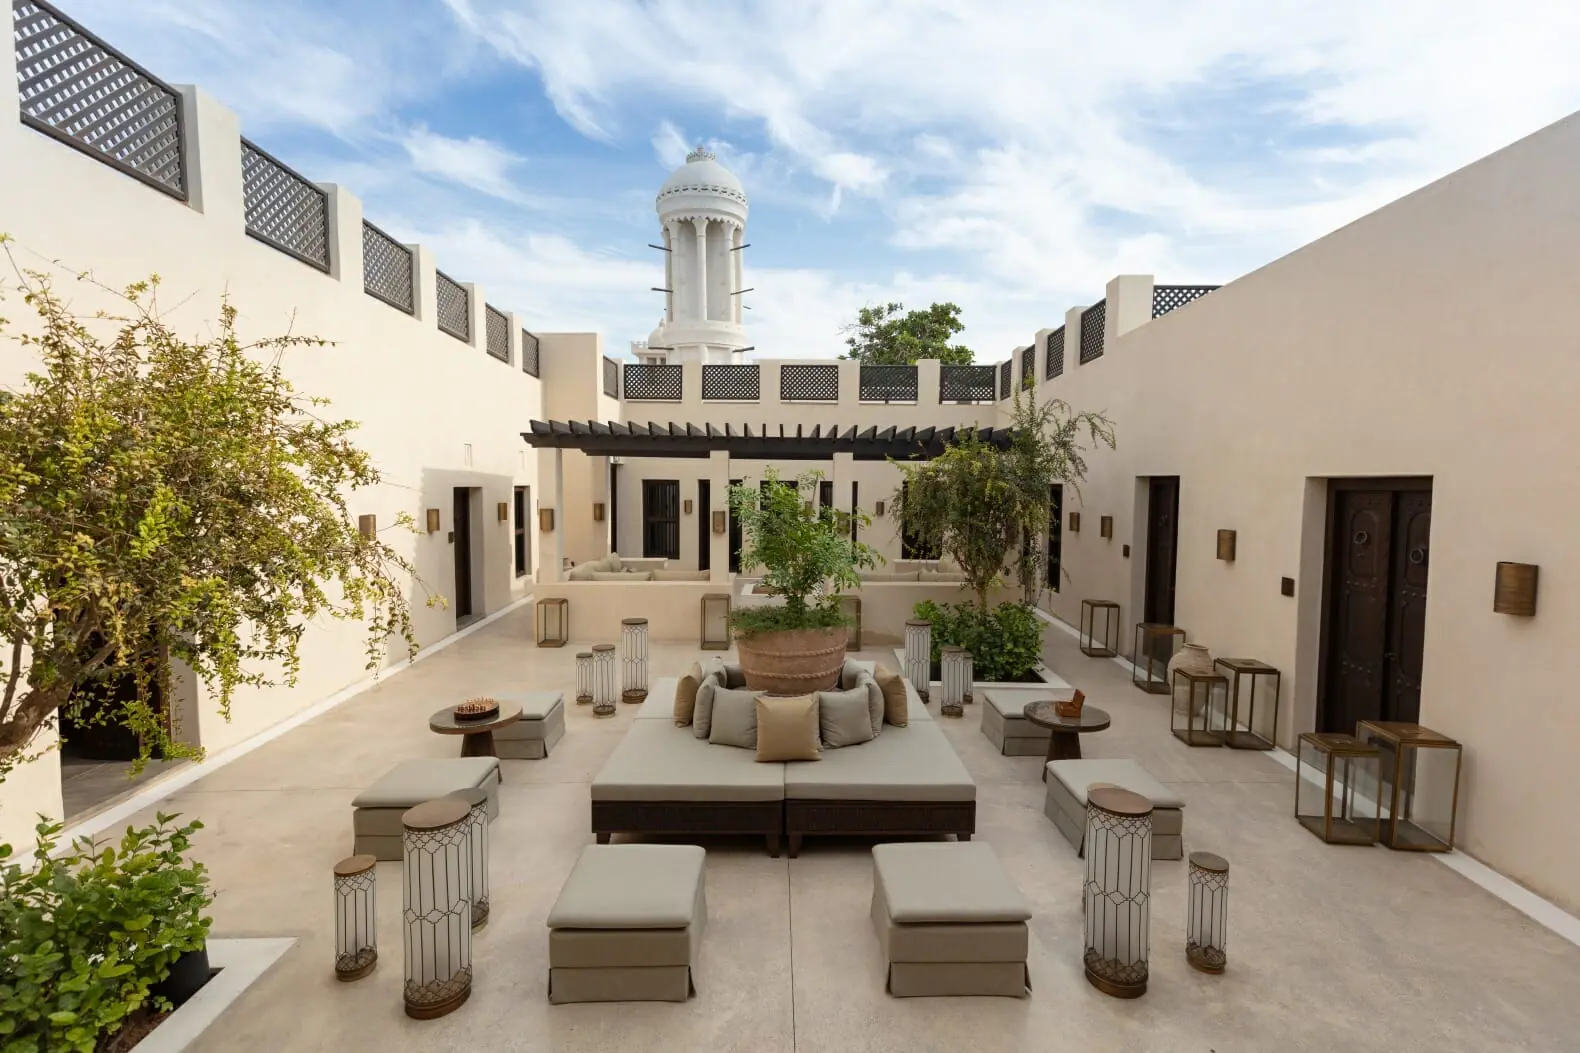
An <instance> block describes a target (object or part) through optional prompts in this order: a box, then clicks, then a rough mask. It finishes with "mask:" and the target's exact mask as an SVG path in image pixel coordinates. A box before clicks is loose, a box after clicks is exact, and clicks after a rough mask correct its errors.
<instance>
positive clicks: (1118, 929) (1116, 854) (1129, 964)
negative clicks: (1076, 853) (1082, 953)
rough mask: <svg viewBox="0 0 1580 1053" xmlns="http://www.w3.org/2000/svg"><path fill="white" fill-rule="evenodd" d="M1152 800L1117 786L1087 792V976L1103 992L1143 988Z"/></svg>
mask: <svg viewBox="0 0 1580 1053" xmlns="http://www.w3.org/2000/svg"><path fill="white" fill-rule="evenodd" d="M1151 894H1152V802H1151V801H1149V800H1147V799H1146V798H1145V797H1143V796H1141V795H1140V794H1138V793H1132V792H1130V791H1129V790H1121V789H1119V788H1117V787H1098V788H1095V789H1093V790H1091V792H1089V793H1088V794H1087V795H1086V884H1085V888H1084V890H1083V896H1082V901H1081V902H1082V908H1083V910H1084V911H1085V914H1086V979H1087V981H1088V982H1089V983H1091V985H1092V986H1093V987H1095V988H1097V989H1098V990H1099V991H1102V992H1103V993H1104V994H1109V995H1113V996H1114V997H1115V998H1138V997H1140V996H1141V995H1143V994H1145V993H1146V990H1147V954H1148V950H1149V948H1150V942H1151V924H1152V919H1151V908H1150V906H1149V901H1150V899H1151Z"/></svg>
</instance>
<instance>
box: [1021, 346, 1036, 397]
mask: <svg viewBox="0 0 1580 1053" xmlns="http://www.w3.org/2000/svg"><path fill="white" fill-rule="evenodd" d="M1036 385H1037V345H1036V344H1032V345H1031V346H1030V347H1028V348H1026V350H1024V351H1022V352H1021V353H1020V389H1021V390H1022V391H1030V390H1031V389H1032V388H1034V387H1036Z"/></svg>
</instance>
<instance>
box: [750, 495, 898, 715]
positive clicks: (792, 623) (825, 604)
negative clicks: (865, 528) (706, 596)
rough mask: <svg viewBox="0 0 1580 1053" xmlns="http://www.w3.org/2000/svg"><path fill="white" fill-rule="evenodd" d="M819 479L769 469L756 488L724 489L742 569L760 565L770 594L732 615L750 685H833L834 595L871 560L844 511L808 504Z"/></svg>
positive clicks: (837, 625) (840, 628)
mask: <svg viewBox="0 0 1580 1053" xmlns="http://www.w3.org/2000/svg"><path fill="white" fill-rule="evenodd" d="M821 478H822V473H821V472H808V473H807V474H805V475H802V476H800V477H799V478H797V479H795V480H793V481H791V480H781V479H780V478H779V473H778V472H777V471H776V470H775V469H773V468H771V467H770V468H769V469H768V470H767V471H765V472H764V473H763V480H762V485H761V486H732V487H730V510H731V512H732V513H733V514H734V515H735V516H736V518H737V520H738V521H739V523H740V527H741V570H742V572H745V573H750V572H751V571H753V570H756V569H757V568H758V567H761V568H763V585H764V586H765V587H766V589H767V592H768V594H769V595H771V596H772V597H774V599H773V601H772V602H770V603H768V604H764V605H762V606H756V607H746V608H743V609H740V610H737V611H736V612H735V613H734V615H733V616H732V619H731V623H732V625H733V627H734V630H735V639H736V645H737V648H738V650H739V652H740V656H741V671H742V672H743V673H744V674H745V676H746V685H747V687H749V688H752V689H753V690H756V691H767V692H771V693H774V694H791V695H795V694H803V693H805V692H808V691H820V690H825V689H827V688H830V687H833V686H834V685H835V683H836V682H837V681H838V680H839V672H840V669H841V667H842V666H843V665H844V661H845V642H846V637H847V634H848V631H849V630H848V620H847V619H846V617H845V615H844V614H843V613H842V612H841V611H840V605H839V596H840V593H841V592H842V591H843V590H845V589H849V588H855V587H856V586H858V585H859V584H860V583H861V579H860V578H859V577H858V576H857V574H856V571H857V569H858V568H860V567H873V566H876V565H877V561H878V557H877V553H876V552H874V551H873V550H872V549H871V548H870V547H868V546H867V545H865V544H862V543H861V542H860V541H856V540H853V539H852V537H851V534H850V529H849V527H850V517H848V516H844V515H840V514H837V513H834V512H833V511H832V510H830V509H823V510H818V509H817V508H816V507H815V505H814V502H813V501H812V500H811V495H814V494H816V492H817V484H818V480H819V479H821ZM856 518H857V520H858V521H860V522H867V518H866V517H865V516H863V515H860V514H859V513H858V514H857V517H856Z"/></svg>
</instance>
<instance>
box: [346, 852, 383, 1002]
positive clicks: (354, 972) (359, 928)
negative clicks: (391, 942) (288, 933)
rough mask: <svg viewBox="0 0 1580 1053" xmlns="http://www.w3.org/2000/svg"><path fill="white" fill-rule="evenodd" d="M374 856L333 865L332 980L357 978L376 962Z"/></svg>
mask: <svg viewBox="0 0 1580 1053" xmlns="http://www.w3.org/2000/svg"><path fill="white" fill-rule="evenodd" d="M377 863H378V859H377V857H375V856H369V855H361V856H348V857H347V858H345V859H342V860H341V861H340V862H338V863H336V864H335V979H337V980H346V981H350V980H360V979H362V978H363V977H364V976H366V975H367V974H368V973H370V972H372V971H373V967H374V966H375V965H377V964H378V963H379V941H378V924H377V921H378V905H377V902H376V899H375V895H374V894H375V893H376V892H377V886H378V882H377V880H376V878H377V872H376V871H375V870H374V867H375V865H377Z"/></svg>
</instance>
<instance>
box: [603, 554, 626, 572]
mask: <svg viewBox="0 0 1580 1053" xmlns="http://www.w3.org/2000/svg"><path fill="white" fill-rule="evenodd" d="M599 562H600V563H602V564H603V569H604V570H616V571H618V570H624V569H625V564H624V563H623V562H621V560H620V553H618V552H611V553H609V554H608V555H607V556H605V557H604V558H603V559H601V560H599Z"/></svg>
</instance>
